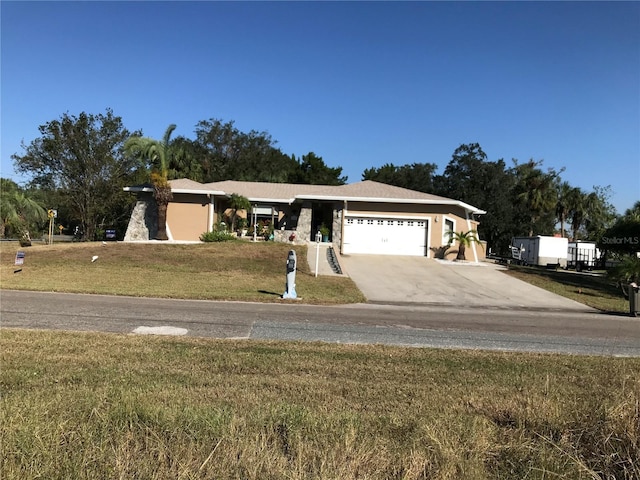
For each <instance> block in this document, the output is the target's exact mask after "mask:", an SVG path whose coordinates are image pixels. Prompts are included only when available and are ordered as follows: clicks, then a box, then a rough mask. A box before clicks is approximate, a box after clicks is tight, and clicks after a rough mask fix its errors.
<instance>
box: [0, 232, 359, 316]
mask: <svg viewBox="0 0 640 480" xmlns="http://www.w3.org/2000/svg"><path fill="white" fill-rule="evenodd" d="M290 249H291V246H290V245H285V244H281V243H273V242H264V243H248V242H241V241H238V242H227V243H210V244H192V245H176V244H157V243H153V244H131V243H109V244H107V245H102V244H101V243H66V244H64V243H60V244H54V245H51V246H49V245H36V246H32V247H28V248H20V247H19V246H18V245H17V243H9V242H0V288H4V289H17V290H38V291H53V292H75V293H98V294H106V295H131V296H142V297H159V298H191V299H204V300H239V301H259V302H276V301H280V295H282V293H283V292H284V289H285V262H286V258H287V253H288V251H289V250H290ZM295 249H296V254H297V257H298V273H297V275H296V291H297V293H298V296H299V297H301V299H302V300H301V301H302V302H304V303H312V304H314V303H315V304H342V303H355V302H362V301H364V297H363V296H362V293H361V292H360V291H359V290H358V289H357V287H356V286H355V284H354V283H353V281H352V280H351V279H349V278H346V277H329V276H320V277H317V278H316V277H314V276H313V274H312V273H311V272H310V269H309V265H308V262H307V260H306V247H295ZM17 250H23V251H25V253H26V259H25V263H24V266H23V267H22V271H20V272H19V273H13V272H14V271H15V270H17V267H15V266H14V260H15V255H16V251H17ZM94 255H97V256H98V257H99V258H98V260H97V261H96V262H93V263H92V262H91V258H92V257H93V256H94Z"/></svg>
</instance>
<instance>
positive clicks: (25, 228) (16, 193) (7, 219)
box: [0, 178, 47, 238]
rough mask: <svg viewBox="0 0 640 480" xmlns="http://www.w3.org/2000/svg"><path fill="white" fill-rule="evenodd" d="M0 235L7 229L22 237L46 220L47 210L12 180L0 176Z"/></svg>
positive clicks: (3, 234) (2, 235)
mask: <svg viewBox="0 0 640 480" xmlns="http://www.w3.org/2000/svg"><path fill="white" fill-rule="evenodd" d="M0 217H1V218H0V237H2V238H4V236H5V234H6V232H7V230H9V231H10V232H11V234H12V235H14V236H17V237H20V238H22V237H23V236H24V235H25V234H26V235H27V236H28V235H29V233H28V232H29V231H32V230H33V228H34V227H37V226H39V225H42V224H43V223H44V222H46V220H47V210H46V209H45V208H44V207H42V205H40V204H39V203H38V202H36V201H35V200H34V199H32V198H30V197H28V196H27V195H26V194H25V192H23V191H21V189H20V187H19V186H18V184H17V183H15V182H14V181H13V180H9V179H7V178H0Z"/></svg>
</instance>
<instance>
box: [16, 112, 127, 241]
mask: <svg viewBox="0 0 640 480" xmlns="http://www.w3.org/2000/svg"><path fill="white" fill-rule="evenodd" d="M39 131H40V135H41V136H40V137H38V138H36V139H35V140H33V141H32V142H31V143H30V144H29V145H25V144H24V143H23V144H22V148H23V149H24V150H25V154H24V155H18V154H13V155H12V156H11V158H12V159H13V161H14V166H15V168H16V171H17V172H19V173H24V174H27V175H30V176H31V181H30V183H29V186H31V187H35V188H39V189H42V190H43V191H44V192H45V196H47V197H54V198H56V199H57V201H60V202H62V205H48V207H49V208H64V209H66V210H68V211H69V214H70V216H71V219H72V220H74V221H77V222H78V223H79V224H80V225H81V229H82V231H83V232H84V236H85V238H89V239H93V238H95V234H96V231H97V228H98V226H99V225H100V223H112V222H113V221H115V220H117V219H116V218H114V214H115V213H114V212H118V213H117V214H118V215H119V214H120V213H121V212H124V211H126V210H127V209H128V207H129V205H130V202H131V200H130V198H129V197H128V196H126V195H125V194H124V192H123V191H122V189H123V187H124V186H126V185H131V182H132V179H135V178H137V174H138V170H139V165H138V164H137V162H135V161H134V160H132V159H130V158H128V157H127V156H126V155H125V154H124V148H123V147H124V142H125V140H126V139H127V138H128V137H129V136H130V135H131V134H130V132H129V131H128V130H127V129H126V128H124V126H123V124H122V119H121V118H120V117H116V116H114V114H113V112H112V111H111V110H110V109H107V111H106V113H104V114H98V115H93V114H87V113H85V112H82V113H80V114H79V115H78V116H74V115H69V114H68V113H65V114H63V115H62V117H61V118H60V119H59V120H53V121H50V122H47V123H45V124H44V125H40V127H39Z"/></svg>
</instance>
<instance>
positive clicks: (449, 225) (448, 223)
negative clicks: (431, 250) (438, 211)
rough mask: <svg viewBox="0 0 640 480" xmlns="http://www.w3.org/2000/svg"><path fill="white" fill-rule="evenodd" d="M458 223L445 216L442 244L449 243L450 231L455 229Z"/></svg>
mask: <svg viewBox="0 0 640 480" xmlns="http://www.w3.org/2000/svg"><path fill="white" fill-rule="evenodd" d="M455 228H456V224H455V222H454V221H453V220H451V219H449V218H445V219H444V222H443V224H442V244H443V245H447V244H448V243H449V240H451V234H450V233H449V232H453V231H455Z"/></svg>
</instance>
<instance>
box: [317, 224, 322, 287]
mask: <svg viewBox="0 0 640 480" xmlns="http://www.w3.org/2000/svg"><path fill="white" fill-rule="evenodd" d="M320 240H322V234H321V233H320V232H318V233H316V277H317V276H318V263H319V261H320Z"/></svg>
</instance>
